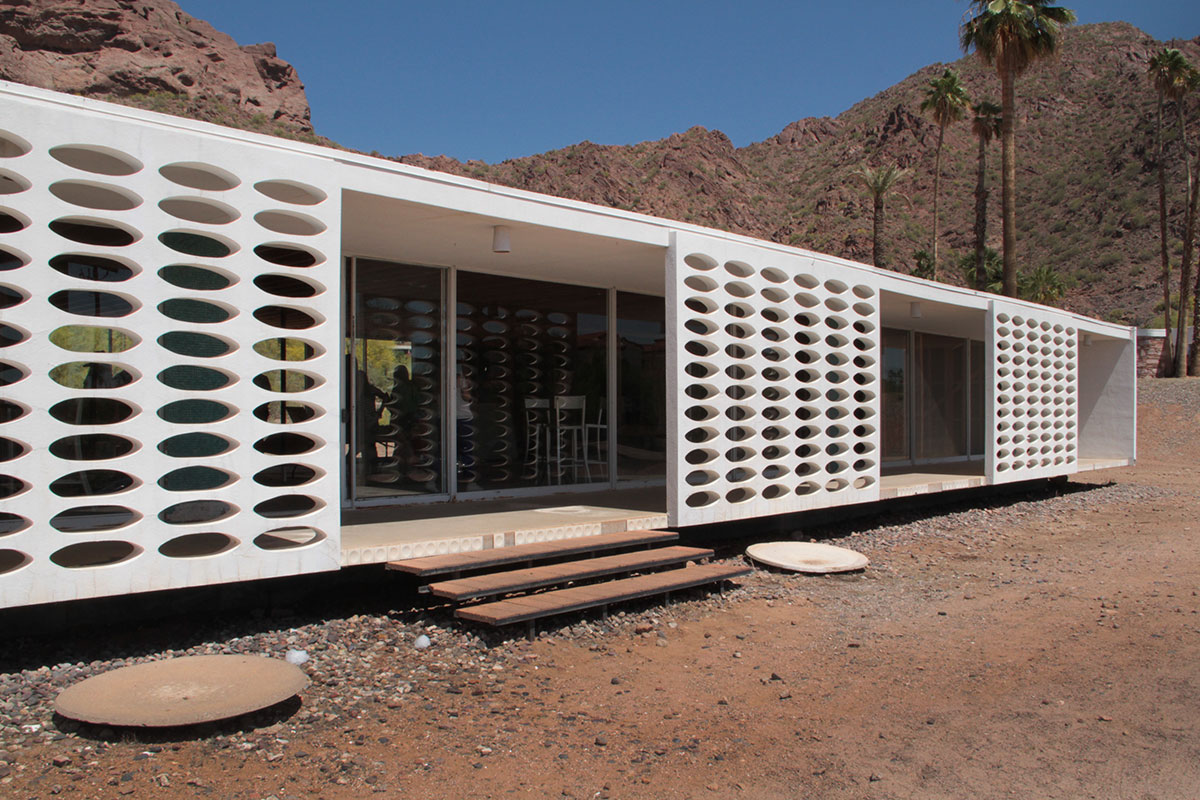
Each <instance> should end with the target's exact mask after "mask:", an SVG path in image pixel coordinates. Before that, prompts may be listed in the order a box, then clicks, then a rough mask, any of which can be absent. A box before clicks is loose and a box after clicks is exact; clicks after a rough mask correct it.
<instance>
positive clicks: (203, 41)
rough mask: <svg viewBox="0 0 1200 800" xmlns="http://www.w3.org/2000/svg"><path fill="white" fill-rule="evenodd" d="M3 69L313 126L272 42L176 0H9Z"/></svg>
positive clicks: (173, 106)
mask: <svg viewBox="0 0 1200 800" xmlns="http://www.w3.org/2000/svg"><path fill="white" fill-rule="evenodd" d="M0 78H4V79H6V80H10V81H17V82H19V83H25V84H29V85H31V86H40V87H43V88H46V89H54V90H56V91H60V92H69V93H71V94H81V95H87V96H89V97H99V98H102V99H105V100H115V101H117V102H124V103H128V104H131V105H138V106H143V107H147V108H151V109H153V110H162V111H168V112H173V113H179V114H185V115H188V116H197V117H201V118H205V119H210V120H212V121H215V122H223V123H225V124H234V125H237V126H238V127H268V126H276V127H277V128H280V129H284V130H290V131H292V132H295V133H306V132H311V131H312V124H311V123H310V121H309V107H308V99H307V98H306V97H305V95H304V84H302V83H301V82H300V78H299V76H298V75H297V74H296V70H295V69H294V68H293V67H292V65H291V64H289V63H287V62H286V61H283V60H282V59H280V58H278V57H276V55H275V45H273V44H271V43H270V42H266V43H263V44H252V45H247V46H245V47H239V46H238V44H237V42H235V41H234V40H233V38H232V37H230V36H228V35H227V34H224V33H221V32H220V31H218V30H216V29H215V28H213V27H212V26H211V25H209V24H208V23H207V22H205V21H204V20H200V19H196V18H195V17H192V16H190V15H188V14H186V13H184V12H183V11H182V10H181V9H180V8H179V6H178V5H176V4H175V3H172V2H170V0H137V2H123V1H122V0H4V2H3V3H0Z"/></svg>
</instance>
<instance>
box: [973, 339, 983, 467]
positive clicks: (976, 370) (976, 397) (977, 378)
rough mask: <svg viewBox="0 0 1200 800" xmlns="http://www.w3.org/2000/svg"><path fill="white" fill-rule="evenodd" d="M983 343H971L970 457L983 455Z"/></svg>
mask: <svg viewBox="0 0 1200 800" xmlns="http://www.w3.org/2000/svg"><path fill="white" fill-rule="evenodd" d="M984 367H985V364H984V349H983V342H971V455H973V456H981V455H983V452H984V448H985V441H984V432H983V415H984V414H985V413H986V412H987V389H986V387H985V386H984V383H983V380H984V375H985V371H984Z"/></svg>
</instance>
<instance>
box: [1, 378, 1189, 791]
mask: <svg viewBox="0 0 1200 800" xmlns="http://www.w3.org/2000/svg"><path fill="white" fill-rule="evenodd" d="M1196 386H1197V387H1200V381H1197V382H1196ZM1172 494H1174V492H1171V491H1169V490H1164V489H1160V488H1157V487H1152V486H1139V485H1132V484H1107V485H1089V484H1068V485H1066V486H1065V487H1059V488H1057V489H1050V490H1043V491H1039V492H1036V493H1033V494H1031V495H1028V496H1024V497H1021V496H1019V497H1018V498H1016V499H1014V498H1012V497H1008V498H995V499H990V500H983V501H977V502H975V503H964V504H959V505H956V506H955V507H954V509H953V510H945V509H925V510H923V511H910V512H905V513H903V514H892V515H889V516H884V517H882V518H880V517H876V518H865V519H860V520H857V521H855V522H854V523H847V524H842V525H829V526H823V527H821V528H816V529H810V530H808V531H805V533H804V537H805V538H820V539H823V540H827V541H835V542H837V543H838V544H840V545H843V546H846V547H850V548H852V549H855V550H858V551H861V552H863V553H864V554H866V555H867V556H869V557H870V558H871V559H872V562H873V563H872V567H871V568H870V569H869V570H868V571H866V572H865V573H862V574H859V575H854V576H830V577H829V578H828V579H830V580H841V581H858V582H859V583H860V584H862V588H863V591H870V586H871V584H872V583H873V582H877V581H883V580H893V581H894V580H897V579H898V577H897V575H896V570H897V564H896V562H897V560H898V559H903V558H904V557H905V555H906V547H907V546H908V545H911V544H915V543H918V542H929V541H930V540H936V539H944V540H953V541H954V542H956V543H958V544H959V545H962V546H965V547H967V548H968V549H970V548H983V547H988V546H989V545H991V544H993V543H994V542H996V541H998V540H1003V539H1005V538H1009V537H1012V536H1013V535H1014V533H1015V532H1017V531H1019V529H1020V528H1021V527H1024V526H1030V525H1036V524H1037V523H1038V522H1039V521H1041V520H1046V519H1050V518H1056V517H1061V516H1064V515H1067V514H1069V513H1071V512H1074V511H1077V510H1080V509H1084V508H1096V507H1098V506H1111V505H1116V506H1120V505H1125V504H1131V503H1136V502H1140V501H1145V500H1159V499H1163V498H1166V497H1170V496H1171V495H1172ZM796 538H800V534H796ZM746 544H749V541H743V542H737V543H733V544H731V545H730V546H729V547H726V548H724V549H723V550H722V551H721V552H719V553H718V555H719V556H720V555H724V556H725V558H724V559H721V560H724V561H729V562H733V561H741V560H742V557H741V556H740V555H737V553H740V551H741V549H742V548H743V547H744V546H745V545H746ZM910 577H911V576H910ZM818 580H819V579H818ZM919 587H920V581H915V582H913V584H912V588H913V590H919ZM813 588H814V587H813V584H812V583H811V582H806V581H799V582H797V581H796V580H794V578H793V577H791V576H786V575H784V574H782V573H778V572H775V571H771V570H765V569H759V570H756V571H755V572H754V573H753V574H752V575H750V576H748V577H747V578H744V579H742V580H741V581H740V584H739V585H738V586H737V587H736V588H733V589H730V590H728V591H726V592H724V593H717V592H708V591H701V590H695V591H692V592H689V593H684V594H681V595H680V596H679V597H678V598H677V599H675V600H674V601H673V602H672V603H671V604H670V605H669V606H662V605H660V604H658V603H654V602H651V601H647V602H644V603H641V604H628V605H626V606H625V607H624V610H621V611H617V612H615V613H613V614H611V615H610V616H609V617H608V618H607V619H603V618H601V617H600V616H599V615H596V614H592V615H574V616H568V617H564V618H561V619H560V620H559V621H558V622H557V623H555V622H547V623H545V625H546V626H547V627H548V630H544V631H542V632H541V633H540V634H539V638H541V639H543V640H547V639H548V640H555V639H559V640H562V639H573V640H581V641H588V640H592V641H594V645H593V646H594V647H597V648H600V647H603V646H605V644H604V643H605V642H606V641H608V640H610V639H611V638H613V637H615V636H621V635H626V636H628V635H644V636H653V635H655V632H656V631H659V630H661V629H662V627H663V626H664V625H667V626H669V627H674V625H676V624H677V622H683V621H688V620H695V619H697V618H699V617H703V616H707V615H710V614H712V613H714V612H715V611H717V610H718V609H727V608H729V607H730V606H731V605H734V604H738V603H740V602H744V601H746V600H750V599H759V600H762V599H765V600H768V601H773V600H786V601H792V600H806V599H810V597H811V596H812V595H813V593H814V592H813ZM280 622H281V623H287V622H295V623H297V624H294V626H289V625H286V624H283V625H281V626H280V627H273V626H272V621H270V620H261V621H258V622H257V624H250V625H247V624H246V622H245V621H244V620H243V621H237V622H233V623H230V624H228V625H226V626H224V627H213V628H212V629H210V630H199V631H197V630H189V631H187V632H186V636H187V637H188V639H190V640H192V641H197V640H199V643H197V644H195V645H193V646H190V647H187V648H183V649H163V650H157V651H154V652H137V649H136V646H135V645H130V646H127V647H125V646H122V645H120V644H117V643H113V644H104V643H100V642H93V643H92V644H93V645H94V646H95V647H96V650H95V651H94V652H96V653H98V654H99V655H100V656H101V657H99V658H96V659H95V660H91V661H87V662H82V661H80V662H70V661H61V660H60V659H63V658H64V657H66V651H65V650H63V649H62V646H61V645H58V644H56V643H53V642H44V641H38V640H27V641H16V642H11V643H10V645H12V646H13V647H14V650H13V652H21V653H22V654H23V657H24V660H25V662H26V663H27V664H29V663H38V664H41V666H31V667H30V668H27V669H24V670H21V671H14V672H3V673H0V772H3V771H4V769H5V764H6V763H8V762H9V761H11V760H12V759H13V758H15V756H16V754H17V753H19V752H20V751H21V750H22V749H23V748H26V747H29V746H32V745H35V744H39V743H46V742H53V741H58V740H61V739H63V738H65V737H68V736H73V735H78V736H82V737H84V738H88V739H93V740H96V742H97V745H96V746H97V747H101V748H102V747H104V741H105V740H111V739H114V738H121V737H124V738H126V739H130V738H133V737H134V734H133V733H132V732H129V731H113V730H109V729H103V728H96V727H94V726H88V725H80V724H78V723H75V722H73V721H71V720H66V719H62V718H57V717H55V715H54V713H53V700H54V698H55V697H56V696H57V694H58V692H60V691H61V690H62V689H64V688H66V687H67V686H70V685H72V684H74V683H76V682H78V681H80V680H82V679H84V678H87V677H89V676H91V675H95V674H98V673H101V672H105V671H107V670H110V669H114V668H116V667H121V666H126V665H131V664H137V663H142V662H146V661H154V660H159V659H163V658H170V657H175V656H184V655H203V654H214V653H231V654H261V655H266V656H273V657H282V656H283V655H284V654H285V653H286V652H287V651H288V650H290V649H300V650H304V651H306V652H307V654H308V655H309V657H310V661H309V662H308V663H307V664H306V665H305V667H304V668H305V669H306V671H307V672H308V674H309V676H310V677H311V679H312V687H310V689H309V690H308V691H306V692H305V702H304V706H303V708H300V709H297V707H296V706H295V705H288V704H284V705H283V706H280V707H276V708H273V709H269V710H267V711H264V712H260V713H258V714H255V715H248V716H246V717H244V718H239V719H235V720H231V721H229V722H227V723H224V724H220V725H215V724H213V725H206V726H200V727H199V728H190V729H180V730H162V731H159V732H157V733H153V734H151V733H146V732H143V733H140V734H137V738H138V740H140V741H144V742H147V743H149V744H154V743H156V742H157V743H159V744H161V743H169V742H171V741H174V740H178V739H180V738H206V737H207V738H212V739H213V741H214V743H215V745H216V746H217V747H239V748H243V749H249V748H255V749H263V748H267V749H269V748H270V747H271V746H272V744H273V743H274V742H275V740H276V739H277V738H278V736H279V734H280V733H281V732H282V731H285V730H286V731H287V732H289V734H297V733H299V732H302V731H304V730H305V729H312V728H314V727H320V726H330V725H338V724H342V723H343V722H349V721H351V720H354V719H358V718H361V717H363V716H365V715H369V714H370V712H371V709H372V708H373V707H374V706H376V705H377V704H383V705H384V706H386V707H388V708H395V707H397V706H398V705H399V704H402V703H411V702H421V699H422V697H423V696H426V695H429V694H430V693H439V694H442V693H451V694H455V693H462V692H470V693H471V694H472V695H477V696H486V695H488V694H491V693H499V692H500V691H501V687H502V686H503V684H504V679H505V676H506V675H507V674H508V673H510V672H511V671H513V670H514V669H520V668H521V667H522V666H523V665H528V664H530V663H531V662H532V661H534V660H535V659H536V656H535V655H533V654H532V653H530V647H529V642H528V641H527V640H526V639H525V638H524V637H523V636H520V635H518V636H514V634H513V632H511V631H507V632H506V631H493V630H489V629H476V628H468V627H463V626H462V625H461V624H459V623H457V622H455V621H454V620H453V618H452V617H451V616H450V614H449V611H448V610H447V609H445V608H436V607H433V608H430V607H424V608H422V607H416V606H406V607H403V608H397V609H395V610H393V611H391V612H390V613H377V614H359V615H353V616H347V617H343V618H338V619H325V620H320V621H311V622H303V623H301V622H300V621H299V620H287V619H284V620H281V621H280ZM247 628H249V629H251V631H252V632H249V633H244V632H243V631H244V630H246V629H247ZM176 632H177V633H179V634H180V635H181V636H182V635H184V632H183V631H176ZM165 633H166V635H167V636H168V640H169V636H170V633H171V631H169V630H168V631H166V632H165ZM421 634H425V635H427V636H429V637H430V639H431V640H432V646H431V647H429V648H428V649H425V650H417V649H415V648H414V642H415V640H416V638H417V637H418V636H420V635H421ZM664 644H665V641H664ZM72 646H73V647H75V648H79V647H80V642H78V641H75V642H73V643H72ZM87 649H88V647H87V646H86V643H85V644H84V647H83V650H84V651H86V650H87ZM397 654H408V657H407V658H404V659H397V658H396V655H397ZM397 663H403V664H404V665H405V667H404V669H403V670H402V671H395V669H394V665H395V664H397ZM381 665H385V666H381ZM388 667H390V668H388ZM0 778H3V775H0Z"/></svg>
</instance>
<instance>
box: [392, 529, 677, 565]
mask: <svg viewBox="0 0 1200 800" xmlns="http://www.w3.org/2000/svg"><path fill="white" fill-rule="evenodd" d="M678 538H679V534H678V533H675V532H674V531H621V532H619V533H604V534H600V535H598V536H577V537H573V538H571V539H558V540H556V541H553V542H534V543H533V544H519V545H515V546H513V547H496V548H493V549H490V550H473V551H471V552H469V553H452V554H448V555H442V556H425V557H423V558H409V559H405V560H403V561H389V562H388V564H387V568H388V569H393V570H398V571H400V572H407V573H409V574H411V575H443V574H445V573H447V572H464V571H466V570H473V569H487V568H488V567H498V566H503V565H505V564H515V563H519V562H522V561H539V560H545V559H548V558H558V557H560V556H572V555H577V554H580V553H593V552H597V551H600V550H615V549H616V548H619V547H637V546H638V545H644V544H661V543H663V542H673V541H675V540H676V539H678Z"/></svg>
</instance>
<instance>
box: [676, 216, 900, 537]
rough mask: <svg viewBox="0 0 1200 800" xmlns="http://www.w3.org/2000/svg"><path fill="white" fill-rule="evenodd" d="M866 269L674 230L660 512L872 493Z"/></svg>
mask: <svg viewBox="0 0 1200 800" xmlns="http://www.w3.org/2000/svg"><path fill="white" fill-rule="evenodd" d="M872 277H873V276H872V274H871V272H870V271H866V270H858V269H847V268H845V267H843V266H841V265H840V264H839V263H838V262H837V261H836V260H834V259H829V260H823V259H820V258H819V257H815V256H808V255H803V254H798V253H797V254H792V253H786V252H780V251H779V250H778V249H777V248H768V247H754V246H751V245H744V244H740V243H736V242H726V241H722V240H720V239H717V238H714V237H703V236H695V235H692V234H684V233H680V234H677V235H676V237H675V244H674V246H673V249H672V251H671V255H670V256H669V258H668V278H667V330H668V337H669V339H668V341H669V346H668V353H669V360H668V376H667V398H668V401H667V402H668V413H667V419H668V424H669V425H670V430H669V434H668V439H669V441H671V442H673V446H674V452H673V453H672V454H671V456H672V457H670V458H668V470H669V471H668V477H667V487H668V492H667V494H668V509H669V511H668V513H669V514H670V517H671V519H672V520H677V521H678V524H680V525H698V524H704V523H711V522H721V521H726V520H734V519H745V518H748V517H760V516H766V515H771V514H786V513H791V512H795V511H805V510H808V509H813V508H827V507H829V506H837V505H845V504H848V503H863V502H870V501H873V500H878V499H879V471H880V465H879V455H878V453H879V430H878V420H877V417H878V409H879V397H878V392H879V335H880V328H879V304H878V300H877V297H878V291H879V290H878V281H873V280H871V278H872Z"/></svg>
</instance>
